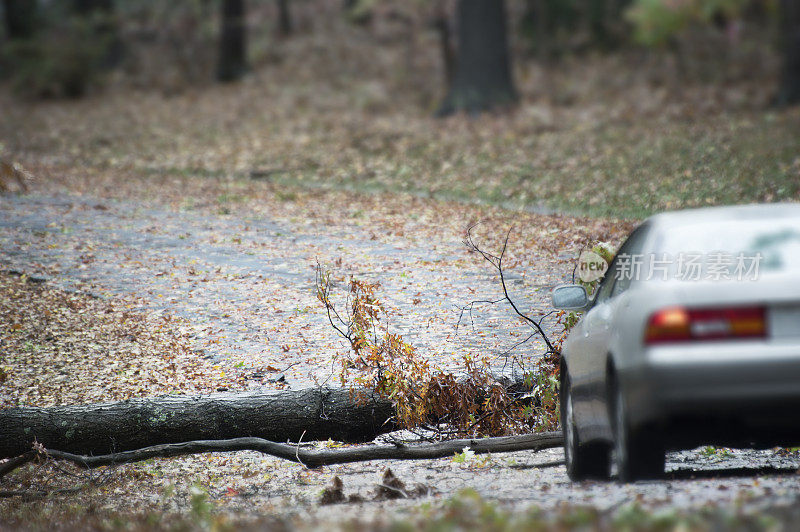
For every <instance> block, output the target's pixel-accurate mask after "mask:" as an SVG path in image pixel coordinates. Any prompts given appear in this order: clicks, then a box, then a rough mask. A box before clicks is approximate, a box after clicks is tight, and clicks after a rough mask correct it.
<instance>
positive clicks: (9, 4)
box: [3, 0, 38, 40]
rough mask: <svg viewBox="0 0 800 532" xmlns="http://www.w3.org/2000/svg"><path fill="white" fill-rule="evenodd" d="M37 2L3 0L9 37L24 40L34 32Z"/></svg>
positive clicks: (30, 0)
mask: <svg viewBox="0 0 800 532" xmlns="http://www.w3.org/2000/svg"><path fill="white" fill-rule="evenodd" d="M37 4H38V2H36V1H35V0H3V8H4V11H5V19H6V32H7V34H8V38H9V39H12V40H24V39H30V38H31V37H33V34H34V33H35V32H36V13H37V7H38V6H37Z"/></svg>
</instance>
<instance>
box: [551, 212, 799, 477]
mask: <svg viewBox="0 0 800 532" xmlns="http://www.w3.org/2000/svg"><path fill="white" fill-rule="evenodd" d="M552 298H553V305H554V306H555V307H556V308H560V309H567V310H574V311H578V312H582V313H583V317H582V318H581V319H580V321H579V322H578V323H577V324H576V325H575V327H574V328H573V329H572V330H571V332H570V333H569V335H568V337H567V339H566V340H565V342H564V344H563V348H562V367H561V392H560V393H561V421H562V426H563V429H564V439H565V443H564V448H565V455H566V464H567V472H568V474H569V477H570V478H571V479H573V480H579V479H584V478H592V477H593V478H608V477H609V476H610V464H611V458H612V456H613V458H614V463H615V465H616V470H617V475H618V478H619V479H620V480H622V481H632V480H636V479H643V478H656V477H658V476H661V475H663V472H664V455H665V452H666V451H668V450H678V449H690V448H694V447H696V446H698V445H704V444H708V445H724V446H729V447H761V448H768V447H773V446H777V445H784V446H796V445H798V444H800V204H773V205H748V206H736V207H715V208H707V209H698V210H689V211H681V212H670V213H665V214H659V215H656V216H653V217H651V218H649V219H648V220H646V221H645V222H644V223H642V224H641V225H640V226H639V227H637V228H636V229H635V230H634V231H633V232H632V233H631V235H630V236H629V237H628V239H627V240H626V241H625V242H624V243H623V244H622V246H621V247H620V249H619V250H618V252H617V254H616V256H615V258H614V260H613V261H612V262H611V264H610V266H609V267H608V271H607V272H606V273H605V276H604V277H603V280H602V281H601V282H600V284H599V286H598V288H597V290H596V291H595V295H594V297H593V298H591V299H590V298H589V297H588V296H587V294H586V291H585V290H584V288H583V286H581V285H563V286H560V287H557V288H556V289H555V290H554V291H553V294H552ZM612 451H613V452H612Z"/></svg>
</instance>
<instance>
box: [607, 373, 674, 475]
mask: <svg viewBox="0 0 800 532" xmlns="http://www.w3.org/2000/svg"><path fill="white" fill-rule="evenodd" d="M613 392H614V393H613V395H612V398H613V400H612V404H611V415H610V416H609V417H610V418H611V421H612V428H613V430H614V464H615V465H616V468H617V478H618V479H619V481H620V482H634V481H637V480H648V479H657V478H661V477H663V476H664V457H665V451H664V446H663V444H662V443H661V441H660V440H661V439H660V438H659V437H658V434H657V433H656V432H655V431H653V430H647V429H646V428H643V429H639V430H632V429H631V428H630V426H629V423H628V415H627V412H626V406H625V401H624V400H623V398H622V393H621V390H620V388H619V387H618V386H614V388H613Z"/></svg>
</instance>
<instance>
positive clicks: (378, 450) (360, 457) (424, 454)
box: [47, 432, 563, 469]
mask: <svg viewBox="0 0 800 532" xmlns="http://www.w3.org/2000/svg"><path fill="white" fill-rule="evenodd" d="M562 440H563V437H562V434H561V432H540V433H536V434H524V435H521V436H501V437H497V438H479V439H461V440H449V441H443V442H437V443H433V444H423V445H403V446H397V445H375V446H367V447H353V448H350V449H342V450H335V451H329V450H322V451H314V450H307V449H303V448H300V447H298V446H296V445H289V444H285V443H275V442H271V441H269V440H264V439H262V438H234V439H231V440H197V441H190V442H185V443H173V444H166V445H154V446H152V447H145V448H143V449H137V450H134V451H125V452H121V453H114V454H107V455H100V456H81V455H76V454H72V453H66V452H62V451H58V450H55V449H47V454H48V456H49V457H51V458H53V459H55V460H66V461H69V462H73V463H75V464H78V465H80V466H83V467H85V468H89V469H91V468H95V467H101V466H108V465H117V464H128V463H132V462H140V461H142V460H148V459H150V458H156V457H172V456H183V455H187V454H197V453H208V452H231V451H258V452H261V453H264V454H268V455H271V456H275V457H278V458H282V459H284V460H289V461H291V462H297V463H300V464H302V465H305V466H306V467H311V468H316V467H321V466H325V465H333V464H345V463H351V462H363V461H369V460H427V459H433V458H443V457H448V456H452V455H453V454H454V453H459V452H462V451H463V450H464V449H465V448H469V449H470V450H472V451H473V452H474V453H476V454H482V453H490V452H491V453H507V452H515V451H526V450H536V451H538V450H542V449H550V448H553V447H560V446H561V445H562Z"/></svg>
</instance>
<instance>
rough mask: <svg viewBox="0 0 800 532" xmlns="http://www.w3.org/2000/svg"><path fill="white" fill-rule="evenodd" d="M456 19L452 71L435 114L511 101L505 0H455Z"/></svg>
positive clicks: (513, 94)
mask: <svg viewBox="0 0 800 532" xmlns="http://www.w3.org/2000/svg"><path fill="white" fill-rule="evenodd" d="M456 23H457V26H458V27H457V34H458V54H457V61H456V74H455V78H454V80H453V84H452V86H451V87H450V91H449V93H448V95H447V97H446V98H445V100H444V102H443V103H442V105H441V107H440V108H439V111H438V113H437V114H438V115H439V116H444V115H449V114H451V113H454V112H457V111H466V112H468V113H479V112H481V111H485V110H488V109H491V108H493V107H496V106H499V105H507V104H510V103H512V102H514V101H515V100H516V98H517V93H516V90H515V89H514V85H513V83H512V80H511V67H510V54H509V50H508V36H507V31H506V11H505V2H504V1H503V0H459V2H458V5H457V7H456Z"/></svg>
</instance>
